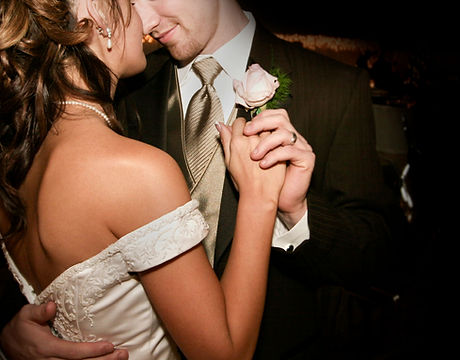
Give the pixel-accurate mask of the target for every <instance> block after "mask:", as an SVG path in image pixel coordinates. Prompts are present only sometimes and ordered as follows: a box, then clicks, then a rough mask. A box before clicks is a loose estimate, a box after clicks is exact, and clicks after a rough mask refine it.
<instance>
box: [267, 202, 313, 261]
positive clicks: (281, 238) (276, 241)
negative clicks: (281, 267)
mask: <svg viewBox="0 0 460 360" xmlns="http://www.w3.org/2000/svg"><path fill="white" fill-rule="evenodd" d="M309 239H310V228H309V227H308V210H307V211H306V212H305V214H304V216H303V217H302V218H301V219H300V220H299V222H298V223H297V224H295V225H294V226H293V227H292V228H291V229H290V230H288V228H287V227H286V226H285V225H284V224H283V222H282V221H281V220H280V219H279V218H278V217H277V218H276V221H275V228H274V230H273V238H272V247H276V248H280V249H283V250H284V251H287V252H293V251H294V250H295V249H297V247H299V245H301V244H302V243H303V242H304V241H305V240H309Z"/></svg>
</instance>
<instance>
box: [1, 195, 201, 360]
mask: <svg viewBox="0 0 460 360" xmlns="http://www.w3.org/2000/svg"><path fill="white" fill-rule="evenodd" d="M207 229H208V227H207V225H206V223H205V221H204V218H203V216H202V215H201V213H200V212H199V210H198V202H197V201H196V200H191V201H190V202H188V203H187V204H185V205H183V206H181V207H179V208H177V209H175V210H173V211H172V212H170V213H168V214H166V215H164V216H162V217H161V218H159V219H156V220H154V221H152V222H151V223H149V224H147V225H145V226H142V227H140V228H139V229H136V230H134V231H133V232H131V233H129V234H127V235H125V236H123V237H122V238H120V239H119V240H118V241H116V242H115V243H113V244H112V245H110V246H109V247H107V248H106V249H104V250H103V251H101V252H100V253H99V254H97V255H95V256H93V257H91V258H89V259H87V260H85V261H83V262H81V263H79V264H76V265H74V266H72V267H70V268H68V269H67V270H66V271H64V272H63V273H62V274H60V275H59V276H58V277H57V278H56V279H55V280H54V281H53V282H52V283H51V284H50V285H49V286H48V287H47V288H46V289H45V290H44V291H42V292H41V293H40V294H39V295H36V294H35V292H34V289H33V288H32V287H31V286H30V285H29V284H28V282H27V280H26V279H25V278H24V277H23V276H22V275H21V273H20V271H19V270H18V268H17V267H16V265H15V264H14V261H13V260H12V258H11V257H10V256H9V254H8V251H7V249H6V247H5V244H4V243H3V241H2V248H3V251H4V253H5V256H6V258H7V261H8V265H9V267H10V270H11V272H12V273H13V275H14V277H15V278H16V280H17V281H18V282H19V284H20V286H21V290H22V292H23V294H24V295H25V296H26V297H27V299H28V301H29V302H30V303H32V304H42V303H45V302H47V301H49V300H52V301H54V302H55V303H56V304H57V310H58V311H57V315H56V318H55V320H54V322H53V328H54V329H53V330H54V331H55V333H56V334H57V335H58V336H60V337H62V338H64V339H67V340H72V341H98V340H108V341H110V342H112V343H113V344H114V345H115V346H116V347H118V348H124V349H127V350H128V351H129V355H130V357H129V358H130V359H134V360H144V359H145V360H146V359H160V360H165V359H178V358H179V356H178V354H177V350H176V347H175V345H174V343H173V342H172V340H171V339H170V338H169V337H168V335H167V333H166V332H165V330H164V328H163V326H162V325H161V321H160V319H159V318H158V316H157V315H156V313H155V311H154V310H153V308H152V306H151V304H150V302H149V299H148V297H147V295H146V293H145V291H144V288H143V286H142V284H141V282H140V281H139V278H138V277H137V276H136V272H140V271H144V270H147V269H151V268H153V267H155V266H158V265H160V264H162V263H164V262H166V261H168V260H170V259H173V258H174V257H176V256H178V255H179V254H181V253H183V252H185V251H187V250H189V249H191V248H192V247H193V246H195V245H196V244H198V243H200V242H201V240H202V239H203V238H204V237H205V236H206V234H207ZM175 295H176V296H180V294H175Z"/></svg>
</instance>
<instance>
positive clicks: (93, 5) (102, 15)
mask: <svg viewBox="0 0 460 360" xmlns="http://www.w3.org/2000/svg"><path fill="white" fill-rule="evenodd" d="M85 1H86V9H87V10H88V13H89V15H90V16H91V19H92V20H93V21H94V23H95V24H96V26H98V27H100V28H102V29H103V33H104V35H107V33H106V29H107V28H110V27H111V15H110V14H111V13H112V12H111V8H110V4H109V2H108V1H107V0H85Z"/></svg>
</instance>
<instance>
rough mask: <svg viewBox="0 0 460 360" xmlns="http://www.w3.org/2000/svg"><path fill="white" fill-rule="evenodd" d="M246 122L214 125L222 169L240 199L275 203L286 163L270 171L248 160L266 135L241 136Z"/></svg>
mask: <svg viewBox="0 0 460 360" xmlns="http://www.w3.org/2000/svg"><path fill="white" fill-rule="evenodd" d="M244 126H245V120H244V119H243V118H237V119H236V120H235V122H234V123H233V125H232V126H231V127H230V126H227V125H224V124H222V123H220V124H218V125H217V129H218V130H219V133H220V138H221V142H222V145H223V148H224V153H225V165H226V166H227V169H228V170H229V171H230V174H231V175H232V178H233V180H234V182H235V184H236V186H237V188H238V191H239V192H240V194H241V195H244V194H248V196H251V197H253V198H256V197H257V196H259V195H260V197H261V198H263V199H266V200H274V201H276V202H278V198H279V193H280V191H281V188H282V186H283V183H284V177H285V173H286V163H285V162H283V163H279V164H277V165H275V166H273V167H271V168H269V169H262V168H261V167H260V165H259V161H254V160H252V159H251V157H250V154H251V151H252V150H253V149H254V148H255V147H256V146H257V144H258V143H259V141H260V139H261V138H263V137H265V136H266V135H267V134H264V133H261V134H260V135H252V136H246V135H244V134H243V129H244Z"/></svg>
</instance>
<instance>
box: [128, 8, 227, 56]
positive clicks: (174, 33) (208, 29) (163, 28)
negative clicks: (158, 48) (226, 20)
mask: <svg viewBox="0 0 460 360" xmlns="http://www.w3.org/2000/svg"><path fill="white" fill-rule="evenodd" d="M135 4H136V5H135V6H136V8H137V10H138V12H139V14H140V16H141V18H142V22H143V29H144V33H146V34H149V33H150V34H151V35H152V36H153V37H154V38H155V39H156V40H158V41H159V42H160V43H161V44H162V45H163V46H165V47H166V48H167V49H168V51H169V52H170V54H171V56H172V57H174V58H175V59H176V60H178V61H179V62H181V63H187V62H189V61H191V60H192V59H194V58H195V57H196V56H197V55H199V54H201V53H207V51H208V49H209V48H211V47H212V46H213V35H214V34H215V33H216V29H217V21H218V14H219V1H218V0H193V1H192V0H137V1H136V3H135Z"/></svg>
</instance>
